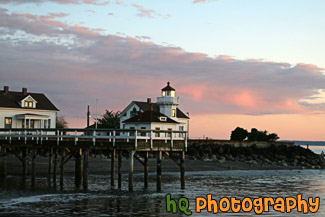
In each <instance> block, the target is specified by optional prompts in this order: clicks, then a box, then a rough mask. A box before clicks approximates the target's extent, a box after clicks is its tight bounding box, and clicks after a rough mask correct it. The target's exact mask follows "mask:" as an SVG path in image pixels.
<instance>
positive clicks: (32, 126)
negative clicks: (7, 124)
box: [30, 120, 35, 128]
mask: <svg viewBox="0 0 325 217" xmlns="http://www.w3.org/2000/svg"><path fill="white" fill-rule="evenodd" d="M34 126H35V120H30V128H34Z"/></svg>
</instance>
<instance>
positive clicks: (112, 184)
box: [111, 149, 115, 187]
mask: <svg viewBox="0 0 325 217" xmlns="http://www.w3.org/2000/svg"><path fill="white" fill-rule="evenodd" d="M114 181H115V149H113V150H112V156H111V187H114V184H115V183H114Z"/></svg>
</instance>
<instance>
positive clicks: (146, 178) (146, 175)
mask: <svg viewBox="0 0 325 217" xmlns="http://www.w3.org/2000/svg"><path fill="white" fill-rule="evenodd" d="M148 161H149V152H148V151H146V152H145V154H144V188H146V189H147V188H148Z"/></svg>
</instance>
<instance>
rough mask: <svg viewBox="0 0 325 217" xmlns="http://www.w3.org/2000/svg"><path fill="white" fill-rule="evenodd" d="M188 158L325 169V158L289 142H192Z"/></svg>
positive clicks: (256, 165) (262, 165)
mask: <svg viewBox="0 0 325 217" xmlns="http://www.w3.org/2000/svg"><path fill="white" fill-rule="evenodd" d="M186 155H187V159H188V160H199V161H205V162H208V161H213V162H217V163H218V164H228V163H229V162H237V163H244V164H247V165H250V167H271V168H274V167H275V168H282V169H286V168H301V169H324V168H325V160H324V158H323V157H321V156H320V155H318V154H315V153H314V152H312V151H311V150H310V149H305V148H303V147H300V146H291V147H287V146H285V145H281V146H273V145H271V146H270V147H265V148H258V147H257V146H256V145H253V146H250V147H234V146H231V145H217V144H204V145H202V144H195V143H194V144H190V145H189V147H188V151H187V153H186Z"/></svg>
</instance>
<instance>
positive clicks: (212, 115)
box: [0, 0, 325, 141]
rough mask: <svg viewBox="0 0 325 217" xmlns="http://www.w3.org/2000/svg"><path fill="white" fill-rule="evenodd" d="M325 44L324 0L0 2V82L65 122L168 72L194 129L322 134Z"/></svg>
mask: <svg viewBox="0 0 325 217" xmlns="http://www.w3.org/2000/svg"><path fill="white" fill-rule="evenodd" d="M324 52H325V1H324V0H245V1H239V0H177V1H175V0H164V1H158V0H156V1H153V0H147V1H144V0H141V1H140V0H134V1H126V0H114V1H113V0H111V1H107V0H0V88H3V86H5V85H8V86H9V88H10V90H17V91H20V90H21V88H22V87H27V88H28V90H29V91H31V92H43V93H45V94H46V95H47V96H48V97H49V98H50V99H51V100H52V101H53V103H54V104H55V105H56V106H57V107H58V108H59V109H60V112H59V115H60V116H65V117H66V119H67V121H68V122H69V127H85V125H86V110H87V105H88V104H89V105H90V107H91V112H92V113H93V114H94V112H95V103H96V98H98V99H99V113H100V114H102V113H103V112H104V110H105V109H109V110H114V111H118V110H123V109H124V108H125V106H127V105H128V104H129V103H130V102H131V101H132V100H138V101H145V100H146V98H148V97H151V98H152V99H153V101H156V97H157V96H159V95H160V89H161V88H163V87H164V86H165V85H166V83H167V81H170V82H171V86H172V87H174V88H175V89H176V95H177V96H179V97H180V99H181V104H180V108H181V109H182V110H183V111H184V112H189V113H190V117H191V120H190V136H191V137H193V138H197V137H203V136H207V137H210V138H218V139H229V136H230V132H231V130H233V129H234V128H236V127H237V126H240V127H243V128H246V129H250V128H253V127H256V128H258V129H260V130H268V131H270V132H275V133H278V135H279V136H280V139H283V140H287V139H288V140H318V141H319V140H322V141H325V70H324V68H325V55H324ZM93 117H94V115H93Z"/></svg>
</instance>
